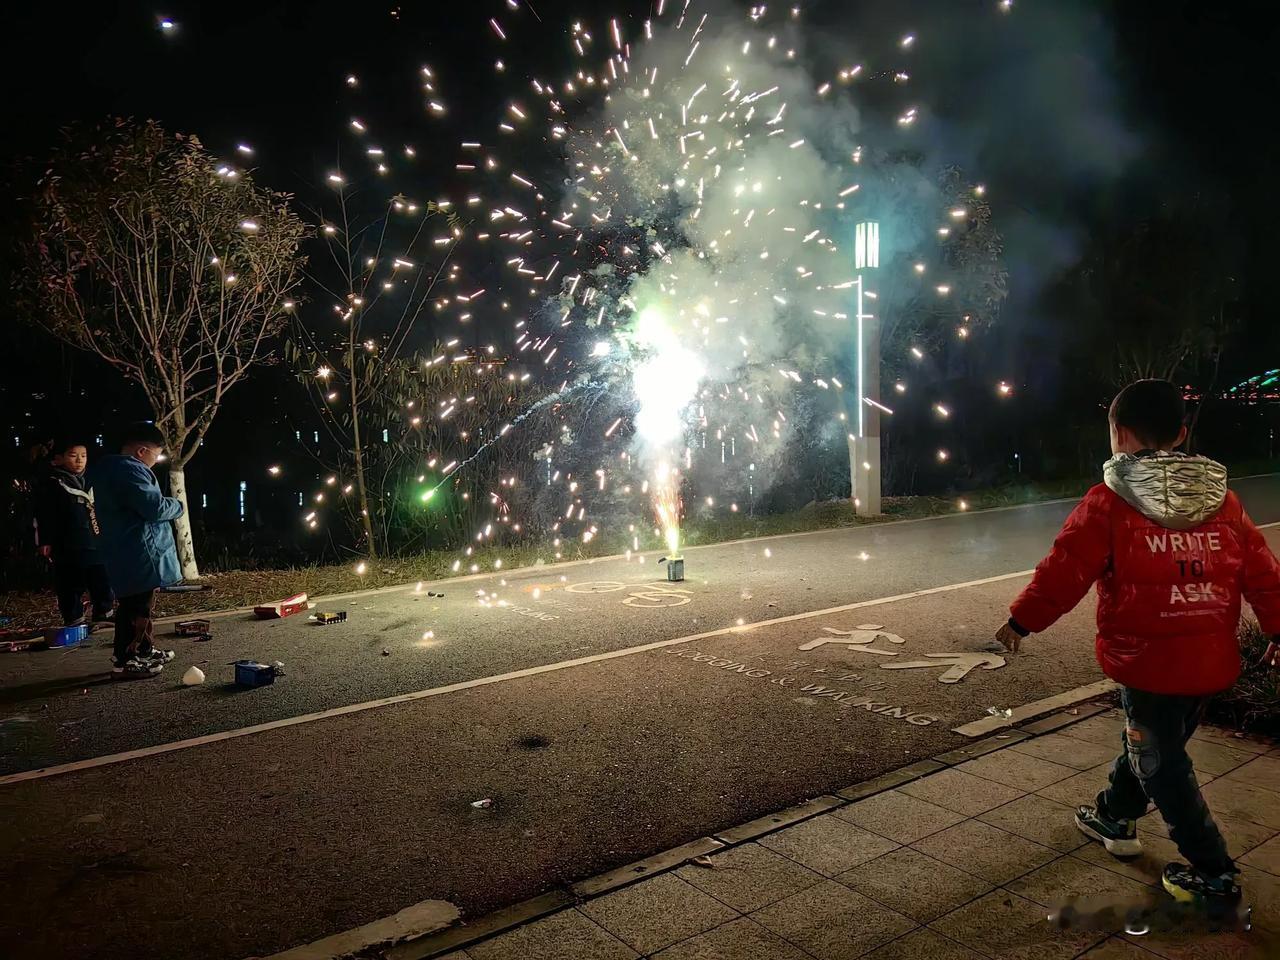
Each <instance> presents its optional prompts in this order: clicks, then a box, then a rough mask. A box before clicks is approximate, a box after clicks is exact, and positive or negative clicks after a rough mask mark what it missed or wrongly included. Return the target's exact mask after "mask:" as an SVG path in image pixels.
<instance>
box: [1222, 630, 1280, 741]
mask: <svg viewBox="0 0 1280 960" xmlns="http://www.w3.org/2000/svg"><path fill="white" fill-rule="evenodd" d="M1268 642H1269V638H1268V637H1267V636H1266V635H1265V634H1264V633H1263V632H1262V630H1261V629H1260V628H1259V627H1258V625H1257V624H1256V623H1254V622H1253V621H1252V620H1249V621H1246V622H1245V624H1244V625H1243V626H1242V627H1241V628H1240V656H1241V657H1242V658H1243V660H1244V670H1243V671H1242V672H1241V674H1240V679H1239V680H1237V681H1236V684H1235V686H1234V687H1232V688H1231V689H1230V690H1227V691H1225V692H1224V693H1220V694H1218V696H1216V697H1214V698H1213V699H1212V700H1211V701H1210V702H1209V708H1208V711H1207V716H1208V719H1210V720H1215V721H1217V722H1218V723H1223V724H1226V725H1228V726H1231V727H1234V728H1235V729H1237V730H1240V731H1242V732H1248V733H1260V734H1263V735H1265V736H1268V737H1280V670H1277V669H1275V668H1273V667H1269V666H1266V665H1264V664H1263V663H1262V654H1263V652H1264V651H1265V650H1266V649H1267V644H1268Z"/></svg>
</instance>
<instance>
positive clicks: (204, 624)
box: [173, 620, 213, 637]
mask: <svg viewBox="0 0 1280 960" xmlns="http://www.w3.org/2000/svg"><path fill="white" fill-rule="evenodd" d="M212 629H213V626H212V624H211V623H210V621H208V620H179V621H178V622H177V623H175V624H174V625H173V632H174V633H176V634H177V635H178V636H180V637H198V636H200V635H201V634H207V633H209V632H210V631H211V630H212Z"/></svg>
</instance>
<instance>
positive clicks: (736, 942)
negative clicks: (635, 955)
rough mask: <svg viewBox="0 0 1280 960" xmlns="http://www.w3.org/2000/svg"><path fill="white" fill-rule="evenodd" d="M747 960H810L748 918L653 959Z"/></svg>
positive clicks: (699, 936) (802, 952)
mask: <svg viewBox="0 0 1280 960" xmlns="http://www.w3.org/2000/svg"><path fill="white" fill-rule="evenodd" d="M748 957H749V958H750V960H812V958H811V957H809V956H808V954H806V953H804V951H802V950H800V949H798V948H796V947H793V946H792V945H791V944H789V943H787V942H786V941H785V940H783V939H782V938H781V937H779V936H778V935H777V934H774V933H770V932H769V931H768V930H766V929H765V928H764V927H762V926H760V924H758V923H756V922H754V921H753V920H751V919H750V918H748V917H743V918H742V919H740V920H733V921H731V922H729V923H726V924H725V925H724V926H722V927H716V928H715V929H714V930H711V931H709V932H707V933H700V934H698V936H696V937H692V938H690V939H688V940H685V941H683V942H682V943H677V944H676V945H675V946H673V947H667V949H665V950H663V951H662V952H661V953H655V954H654V955H653V958H654V960H746V958H748ZM565 960H568V958H565Z"/></svg>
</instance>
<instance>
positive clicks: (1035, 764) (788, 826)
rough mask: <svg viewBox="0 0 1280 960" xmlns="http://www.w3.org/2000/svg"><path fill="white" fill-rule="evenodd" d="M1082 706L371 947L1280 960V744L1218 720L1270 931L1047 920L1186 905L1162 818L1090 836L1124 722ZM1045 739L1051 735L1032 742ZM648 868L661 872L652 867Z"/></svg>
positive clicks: (561, 954)
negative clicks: (1140, 846) (1116, 838)
mask: <svg viewBox="0 0 1280 960" xmlns="http://www.w3.org/2000/svg"><path fill="white" fill-rule="evenodd" d="M1089 712H1090V711H1088V710H1087V709H1086V710H1079V711H1067V712H1065V713H1062V714H1058V715H1056V716H1053V717H1049V718H1046V719H1044V720H1042V721H1039V722H1037V723H1033V724H1030V725H1029V726H1028V727H1026V728H1024V729H1023V731H1014V732H1011V733H1006V734H1003V735H1001V736H1000V737H998V738H997V737H993V738H991V739H990V740H988V741H985V742H984V743H980V744H975V745H973V746H972V747H970V748H967V751H968V752H970V753H974V754H976V753H981V752H983V751H987V752H985V753H983V754H982V755H981V756H978V757H977V758H976V759H970V760H966V759H964V757H963V756H958V755H957V754H960V753H961V751H955V752H954V753H953V754H951V755H946V754H944V755H942V756H940V757H939V758H937V759H935V760H926V761H921V762H919V763H916V764H912V765H911V766H909V767H906V768H903V769H902V770H900V771H895V772H894V773H890V774H887V775H885V776H883V777H878V778H876V780H873V781H871V782H869V783H867V784H862V785H860V786H858V787H854V788H851V789H849V790H845V791H842V792H841V795H840V796H832V797H819V798H817V799H816V800H814V801H812V802H810V803H808V804H805V805H802V806H801V807H798V808H794V809H793V810H790V811H784V812H783V813H781V814H779V815H777V816H775V817H766V818H764V819H763V820H760V821H756V822H755V823H752V824H746V825H744V826H742V827H739V828H735V829H733V830H729V831H726V832H725V833H722V834H718V835H717V836H715V837H712V838H704V839H703V840H702V841H696V842H695V843H693V844H689V845H687V846H686V847H684V848H681V849H679V850H676V851H671V852H669V853H668V854H662V855H659V856H657V857H653V858H650V860H649V861H645V862H642V863H641V864H637V865H632V866H631V867H624V868H621V869H619V870H615V871H612V872H611V873H609V874H604V875H602V876H601V877H597V878H593V879H592V880H587V881H584V882H582V883H579V884H575V885H573V886H572V887H571V888H569V889H568V890H559V891H553V892H552V893H550V894H546V895H544V896H543V897H539V898H537V899H536V900H534V901H529V902H527V903H525V904H520V905H517V906H516V907H513V908H510V909H508V910H506V911H502V912H501V913H500V914H497V915H494V916H492V917H487V918H481V919H480V920H478V921H476V922H475V923H473V924H472V925H470V926H469V927H460V928H453V929H450V930H448V931H445V932H443V933H439V934H435V935H433V936H429V937H425V938H422V939H420V940H418V941H414V942H407V943H401V944H400V945H398V946H394V947H390V948H387V949H383V950H374V951H371V952H366V953H362V954H361V956H362V957H370V958H372V957H377V958H379V960H426V958H435V957H445V958H447V960H628V958H638V957H654V958H661V960H738V958H751V960H853V958H867V960H981V958H988V960H991V958H995V960H1013V958H1026V960H1033V958H1034V960H1058V958H1061V960H1067V958H1074V957H1087V958H1090V960H1152V958H1153V957H1163V958H1167V960H1183V958H1202V957H1213V958H1223V960H1227V958H1230V960H1236V958H1241V960H1243V958H1260V960H1261V958H1274V957H1280V747H1277V746H1275V745H1273V744H1269V743H1265V742H1260V741H1254V740H1250V739H1243V738H1238V737H1235V736H1233V735H1231V734H1230V733H1228V732H1226V731H1223V730H1219V729H1215V728H1205V729H1203V730H1201V731H1200V732H1199V733H1197V735H1196V737H1195V739H1194V740H1193V741H1192V745H1191V751H1190V752H1191V755H1192V758H1193V761H1194V763H1195V765H1196V768H1197V771H1198V776H1199V779H1200V782H1201V784H1202V785H1203V786H1204V793H1205V797H1206V799H1207V800H1208V803H1209V805H1210V807H1211V808H1212V809H1213V811H1214V813H1215V814H1216V815H1217V817H1218V821H1219V823H1220V824H1221V826H1222V828H1223V832H1224V834H1225V835H1226V837H1227V840H1228V842H1229V844H1230V846H1231V850H1232V854H1233V855H1234V856H1235V857H1237V858H1238V860H1239V864H1240V867H1241V870H1242V871H1243V877H1242V882H1243V885H1244V888H1245V895H1246V900H1247V901H1248V902H1249V903H1251V904H1253V906H1254V912H1253V922H1254V929H1253V930H1252V931H1251V932H1249V933H1245V932H1242V931H1228V932H1218V933H1211V932H1209V931H1208V928H1207V925H1206V924H1197V929H1188V928H1186V927H1184V928H1183V929H1181V930H1177V929H1170V928H1169V924H1167V923H1165V924H1163V927H1164V929H1162V928H1161V927H1162V924H1161V923H1160V922H1159V920H1158V919H1157V920H1156V921H1153V922H1152V930H1151V931H1150V932H1149V933H1148V934H1146V935H1144V936H1131V935H1126V934H1123V933H1115V932H1111V931H1108V930H1106V929H1097V930H1090V929H1084V928H1082V927H1081V926H1076V927H1075V928H1073V929H1067V930H1060V929H1057V928H1055V926H1054V925H1052V924H1050V923H1049V922H1048V920H1047V917H1048V915H1049V913H1050V912H1051V910H1053V908H1055V907H1057V906H1060V905H1062V904H1064V903H1066V902H1067V901H1069V900H1074V901H1075V902H1076V904H1077V907H1078V908H1079V909H1081V910H1083V911H1089V910H1091V909H1092V910H1099V909H1101V908H1102V907H1103V906H1106V905H1111V906H1117V905H1118V906H1119V913H1120V915H1121V916H1123V915H1124V911H1125V910H1126V909H1128V908H1130V907H1134V906H1137V905H1139V904H1143V903H1153V904H1159V903H1162V902H1164V901H1168V899H1169V898H1168V897H1167V895H1166V894H1165V893H1164V892H1163V891H1162V890H1160V889H1159V875H1160V870H1161V869H1162V867H1163V865H1164V863H1165V862H1167V861H1168V860H1169V859H1176V857H1177V851H1176V850H1175V848H1174V847H1173V844H1172V843H1171V842H1170V841H1169V840H1168V838H1167V833H1166V830H1165V827H1164V824H1163V823H1162V822H1161V821H1160V819H1159V816H1158V815H1157V814H1155V813H1154V812H1153V813H1150V814H1148V815H1147V816H1146V817H1145V818H1143V820H1142V822H1141V824H1140V828H1139V829H1140V836H1141V837H1142V840H1143V843H1144V847H1145V851H1144V853H1143V854H1142V855H1141V856H1140V857H1137V858H1135V859H1131V860H1128V861H1121V860H1117V859H1115V858H1113V857H1111V856H1110V855H1109V854H1107V853H1106V852H1105V851H1104V850H1103V849H1102V848H1101V847H1100V846H1099V845H1097V844H1094V843H1091V842H1088V841H1086V839H1085V838H1084V837H1083V836H1082V835H1081V834H1080V833H1079V832H1078V831H1077V830H1076V828H1075V826H1074V824H1073V823H1072V815H1073V807H1074V806H1075V805H1076V804H1079V803H1085V802H1091V801H1092V799H1093V797H1094V795H1095V793H1096V792H1097V790H1098V789H1099V787H1100V786H1101V785H1102V784H1103V783H1104V781H1105V778H1106V772H1107V769H1108V767H1109V766H1110V762H1111V759H1112V757H1113V756H1114V754H1115V752H1116V750H1117V748H1118V745H1119V741H1120V731H1121V727H1122V719H1123V717H1122V714H1120V713H1119V712H1117V711H1115V710H1106V711H1104V712H1101V713H1096V714H1095V715H1093V716H1089V717H1087V719H1083V720H1079V719H1078V717H1079V716H1080V715H1085V714H1088V713H1089ZM1027 734H1039V735H1035V736H1028V735H1027ZM641 877H643V878H644V879H639V878H641Z"/></svg>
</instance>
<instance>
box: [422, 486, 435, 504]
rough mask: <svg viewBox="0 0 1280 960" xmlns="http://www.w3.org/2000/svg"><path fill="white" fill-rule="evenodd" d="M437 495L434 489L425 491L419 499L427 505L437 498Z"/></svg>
mask: <svg viewBox="0 0 1280 960" xmlns="http://www.w3.org/2000/svg"><path fill="white" fill-rule="evenodd" d="M435 494H436V488H435V487H432V488H431V489H430V490H423V491H422V493H421V494H420V495H419V496H418V499H419V500H421V501H422V502H423V503H427V502H428V501H429V500H430V499H431V498H432V497H434V496H435Z"/></svg>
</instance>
